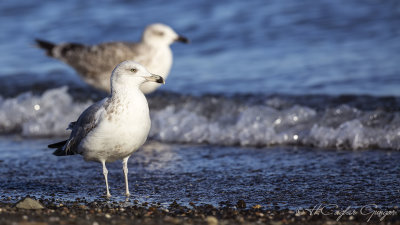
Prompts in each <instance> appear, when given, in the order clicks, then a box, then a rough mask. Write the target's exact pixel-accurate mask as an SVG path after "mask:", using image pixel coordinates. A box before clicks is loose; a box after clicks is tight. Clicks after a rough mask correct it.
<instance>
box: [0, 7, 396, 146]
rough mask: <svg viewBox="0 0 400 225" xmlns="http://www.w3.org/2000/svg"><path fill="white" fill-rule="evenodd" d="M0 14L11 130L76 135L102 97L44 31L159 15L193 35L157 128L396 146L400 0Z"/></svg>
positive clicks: (67, 32)
mask: <svg viewBox="0 0 400 225" xmlns="http://www.w3.org/2000/svg"><path fill="white" fill-rule="evenodd" d="M0 20H1V31H2V32H1V33H0V132H1V133H2V134H19V135H22V136H25V137H54V136H67V135H68V132H67V131H65V127H66V126H67V124H68V123H69V122H71V121H74V120H75V119H76V118H77V117H78V116H79V114H80V113H81V112H82V111H83V110H84V109H85V107H87V106H88V105H89V104H91V103H92V102H93V101H96V100H98V99H99V98H101V97H104V94H103V95H101V94H100V95H98V92H96V91H95V90H94V89H93V88H90V87H89V86H88V85H86V84H85V83H84V82H83V81H81V80H80V79H79V77H78V75H77V74H76V72H75V71H74V70H73V69H71V68H70V67H69V66H67V65H65V64H63V63H62V62H60V61H58V60H55V59H51V58H49V57H47V56H45V54H44V52H43V51H42V50H41V49H38V48H35V46H34V39H35V38H40V39H45V40H49V41H52V42H55V43H61V42H75V43H84V44H97V43H101V42H109V41H138V40H139V39H140V38H141V34H142V32H143V29H144V28H145V27H146V26H147V25H148V24H151V23H156V22H161V23H164V24H167V25H169V26H171V27H172V28H173V29H174V30H176V31H177V32H178V33H179V34H181V35H184V36H186V37H188V38H189V39H190V40H191V41H192V42H191V43H190V44H189V45H183V44H179V43H176V44H174V45H173V46H172V50H173V52H174V63H173V67H172V70H171V73H170V76H169V77H168V81H167V84H166V85H164V86H163V87H161V88H160V89H159V90H158V93H155V94H154V95H152V96H150V97H149V102H150V107H151V112H152V120H153V124H152V131H151V137H152V138H153V139H156V140H159V141H166V142H179V143H181V142H183V143H208V144H217V145H241V146H270V145H276V144H290V145H307V146H318V147H321V148H326V147H330V148H331V147H333V148H350V149H359V148H370V147H376V146H377V147H379V148H389V149H400V130H399V129H400V128H399V127H400V114H399V111H400V98H399V97H400V88H399V86H400V76H399V75H400V65H399V62H400V57H399V52H400V26H399V25H400V3H399V1H397V0H392V1H391V0H387V1H378V0H364V1H358V0H321V1H310V0H306V1H294V0H293V1H290V0H285V1H282V0H270V1H264V0H252V1H212V0H206V1H193V2H192V1H190V2H189V1H184V0H180V1H179V0H178V1H159V0H152V1H122V0H118V1H80V0H71V1H63V2H59V1H33V0H24V1H2V2H1V3H0ZM65 86H66V87H65Z"/></svg>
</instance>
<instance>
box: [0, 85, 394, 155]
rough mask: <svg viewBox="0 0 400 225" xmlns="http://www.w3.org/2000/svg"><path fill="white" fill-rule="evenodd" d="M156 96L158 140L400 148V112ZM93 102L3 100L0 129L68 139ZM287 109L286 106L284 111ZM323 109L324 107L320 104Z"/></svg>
mask: <svg viewBox="0 0 400 225" xmlns="http://www.w3.org/2000/svg"><path fill="white" fill-rule="evenodd" d="M165 98H169V97H168V96H165V97H164V98H161V100H160V99H157V98H150V103H151V105H157V106H158V107H150V110H151V117H152V129H151V131H150V136H151V138H153V139H155V140H159V141H167V142H178V143H208V144H212V145H228V146H229V145H240V146H270V145H306V146H315V147H320V148H345V149H364V148H382V149H397V150H399V149H400V113H399V112H397V111H395V112H386V111H382V110H376V111H373V110H372V111H371V110H360V109H357V108H355V107H351V106H348V105H339V106H335V107H328V106H325V107H322V109H318V110H317V109H315V108H313V107H308V106H305V105H299V104H297V105H296V104H288V103H285V102H284V101H283V100H279V99H277V98H275V99H267V100H265V101H264V103H259V104H246V103H243V101H240V100H237V99H234V98H225V97H219V98H211V100H210V98H206V97H198V98H197V97H196V98H189V99H185V100H182V101H181V100H179V101H176V100H169V101H168V99H165ZM91 103H92V102H91V101H88V102H85V103H82V102H76V101H74V100H73V98H72V97H71V96H70V95H69V94H68V92H67V89H66V88H65V87H64V88H57V89H52V90H48V91H46V92H45V93H43V94H42V95H40V96H35V95H33V94H31V93H25V94H22V95H20V96H18V97H15V98H8V99H3V98H0V132H2V133H3V134H8V133H19V134H21V135H23V136H28V137H37V136H67V135H68V134H69V131H66V130H65V128H66V127H67V126H68V123H69V122H71V121H75V120H76V119H77V117H78V116H79V114H80V113H81V112H82V111H83V110H84V109H85V108H86V107H87V106H89V105H90V104H91ZM282 105H286V107H282ZM320 108H321V107H320Z"/></svg>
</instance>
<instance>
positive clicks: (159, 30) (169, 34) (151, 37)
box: [142, 23, 189, 46]
mask: <svg viewBox="0 0 400 225" xmlns="http://www.w3.org/2000/svg"><path fill="white" fill-rule="evenodd" d="M142 41H144V42H146V43H147V44H149V45H153V46H159V45H164V46H165V45H167V46H168V45H170V44H172V43H174V42H175V41H179V42H183V43H189V40H188V39H187V38H185V37H183V36H180V35H178V34H177V33H176V32H175V31H174V30H173V29H172V28H171V27H169V26H167V25H164V24H161V23H155V24H151V25H149V26H147V27H146V29H145V30H144V32H143V36H142Z"/></svg>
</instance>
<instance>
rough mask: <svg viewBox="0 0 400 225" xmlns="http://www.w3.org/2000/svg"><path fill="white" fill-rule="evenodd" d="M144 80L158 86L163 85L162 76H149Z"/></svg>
mask: <svg viewBox="0 0 400 225" xmlns="http://www.w3.org/2000/svg"><path fill="white" fill-rule="evenodd" d="M146 80H148V81H152V82H156V83H160V84H165V80H164V78H163V77H162V76H159V75H155V74H151V76H149V77H146Z"/></svg>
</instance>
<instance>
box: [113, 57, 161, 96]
mask: <svg viewBox="0 0 400 225" xmlns="http://www.w3.org/2000/svg"><path fill="white" fill-rule="evenodd" d="M145 82H156V83H161V84H164V83H165V81H164V78H162V77H161V76H159V75H155V74H152V73H150V72H149V71H147V70H146V68H144V66H142V65H140V64H139V63H137V62H135V61H132V60H128V61H124V62H122V63H120V64H118V65H117V66H116V67H115V69H114V70H113V72H112V74H111V91H116V90H118V89H133V88H139V87H140V85H141V84H143V83H145Z"/></svg>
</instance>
